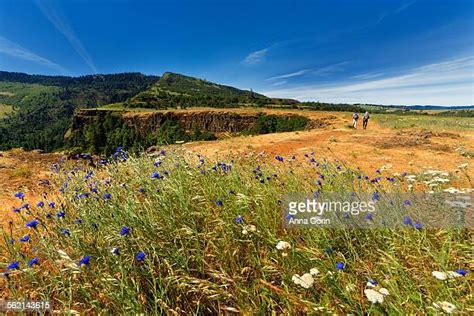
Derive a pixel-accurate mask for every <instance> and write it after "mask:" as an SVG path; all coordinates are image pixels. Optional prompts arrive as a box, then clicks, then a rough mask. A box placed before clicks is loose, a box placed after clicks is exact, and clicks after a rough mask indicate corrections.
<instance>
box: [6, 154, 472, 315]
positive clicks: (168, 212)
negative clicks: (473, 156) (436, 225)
mask: <svg viewBox="0 0 474 316" xmlns="http://www.w3.org/2000/svg"><path fill="white" fill-rule="evenodd" d="M276 158H277V159H275V157H266V156H257V155H252V154H249V155H248V156H246V157H233V156H231V155H230V156H228V157H222V158H221V159H220V160H218V161H208V160H207V159H205V158H204V157H201V156H199V155H195V154H192V153H184V152H179V151H176V152H168V153H166V152H165V151H162V152H161V153H160V154H159V155H155V156H154V157H150V156H145V155H143V156H138V157H128V155H127V154H126V153H124V152H122V151H119V152H117V153H116V155H115V159H110V160H109V161H101V162H99V163H98V165H99V167H97V168H92V167H90V166H89V165H88V164H87V163H86V162H83V163H81V162H78V163H76V164H72V163H71V162H60V163H59V164H56V165H54V166H53V173H54V178H53V181H52V183H51V186H52V187H51V195H49V196H45V197H44V199H43V200H41V201H38V200H29V197H28V196H24V194H23V193H22V192H18V193H17V194H16V196H17V198H18V208H17V209H15V210H13V211H14V221H13V224H11V226H10V225H4V226H3V228H2V230H1V231H0V235H1V237H2V239H1V240H0V273H1V274H3V277H1V278H0V289H2V290H0V293H2V295H3V297H4V298H9V299H26V298H28V299H34V300H41V299H44V300H45V299H49V300H51V302H52V304H53V306H54V310H56V311H61V312H62V313H75V312H79V313H106V314H123V313H132V312H133V313H146V314H163V313H166V314H180V313H191V314H202V313H212V314H218V313H220V314H226V313H244V314H266V313H269V312H275V313H286V314H287V313H298V312H301V313H302V312H312V313H335V314H347V313H356V314H365V313H370V314H391V315H392V314H396V315H400V314H416V313H429V314H434V313H441V312H444V311H451V310H452V308H455V311H461V312H463V313H466V314H468V313H469V312H472V311H473V306H472V296H471V295H472V294H471V293H472V276H471V273H470V270H469V269H470V268H472V266H470V264H471V265H472V259H473V258H472V237H473V236H472V230H468V229H462V228H456V229H455V228H451V229H435V230H433V229H427V228H425V227H424V226H423V223H418V222H417V223H416V224H415V222H413V223H411V222H410V223H405V224H406V225H405V226H404V227H403V228H399V229H388V228H379V229H329V228H319V229H286V228H284V226H283V221H284V220H286V219H285V214H284V211H283V209H282V206H281V205H280V203H281V200H282V199H283V198H284V196H285V194H286V193H288V192H346V193H351V192H354V194H357V193H359V192H369V193H370V194H377V195H378V194H384V193H385V192H391V193H393V194H402V193H403V192H410V191H413V190H415V191H420V190H421V191H423V190H425V191H426V190H435V191H443V190H444V189H446V188H447V187H451V186H456V187H457V188H458V189H459V190H461V189H462V187H463V186H464V187H465V185H466V183H468V184H469V182H468V181H469V180H468V179H466V178H465V175H464V173H463V171H462V170H463V169H462V168H463V167H462V166H461V167H460V169H459V170H457V171H456V172H454V171H453V172H451V173H449V174H443V175H437V176H436V177H435V176H434V175H436V172H434V173H431V174H430V173H426V174H413V175H405V174H403V175H399V174H397V175H392V174H390V172H389V171H387V170H383V169H381V170H379V171H377V172H376V171H375V170H374V172H373V174H367V175H364V174H361V173H360V172H359V171H357V170H351V169H346V168H345V167H344V166H343V165H339V164H338V163H337V162H329V161H325V160H323V159H321V158H318V157H317V155H315V154H314V153H307V154H305V155H304V156H303V155H301V156H298V157H279V156H278V157H276ZM366 176H367V177H366ZM440 177H444V179H446V180H444V181H439V183H435V185H430V189H428V185H427V184H426V181H431V182H430V183H433V181H434V182H436V181H438V180H436V179H439V178H440ZM466 181H467V182H466ZM381 203H382V202H381ZM386 207H390V204H386ZM407 207H409V206H407ZM393 209H394V210H398V211H399V212H403V210H402V211H400V208H395V207H394V208H393ZM7 211H8V212H11V210H7ZM380 220H381V219H380V218H377V214H375V216H374V217H373V218H370V219H369V218H367V221H380ZM413 220H415V219H413ZM434 271H435V273H434V274H433V272H434ZM436 271H438V272H436ZM447 271H456V272H447ZM443 276H444V280H441V279H443ZM449 304H452V305H449ZM453 306H454V307H453Z"/></svg>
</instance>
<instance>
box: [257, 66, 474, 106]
mask: <svg viewBox="0 0 474 316" xmlns="http://www.w3.org/2000/svg"><path fill="white" fill-rule="evenodd" d="M264 93H265V94H267V95H269V96H273V97H284V98H296V99H299V100H320V101H326V102H347V103H378V104H434V105H470V104H474V57H467V58H459V59H454V60H448V61H444V62H439V63H434V64H428V65H424V66H421V67H418V68H415V69H413V70H411V71H409V72H407V73H405V74H402V75H397V76H393V77H389V78H384V79H377V80H369V81H356V82H354V81H351V82H341V83H338V84H334V85H306V86H300V87H296V88H288V89H280V90H273V91H267V92H264Z"/></svg>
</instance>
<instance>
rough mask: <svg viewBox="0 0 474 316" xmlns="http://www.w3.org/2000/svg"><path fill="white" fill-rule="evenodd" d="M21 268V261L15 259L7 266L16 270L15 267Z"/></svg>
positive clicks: (8, 268)
mask: <svg viewBox="0 0 474 316" xmlns="http://www.w3.org/2000/svg"><path fill="white" fill-rule="evenodd" d="M19 268H20V263H19V262H18V261H14V262H12V263H10V264H9V265H8V266H7V270H14V269H19Z"/></svg>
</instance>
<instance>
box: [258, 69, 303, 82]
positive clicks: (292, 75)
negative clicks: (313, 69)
mask: <svg viewBox="0 0 474 316" xmlns="http://www.w3.org/2000/svg"><path fill="white" fill-rule="evenodd" d="M308 71H309V69H301V70H298V71H295V72H292V73H289V74H285V75H281V76H275V77H270V78H268V79H266V80H277V79H286V78H291V77H298V76H302V75H304V74H305V73H307V72H308Z"/></svg>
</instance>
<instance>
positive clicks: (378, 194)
mask: <svg viewBox="0 0 474 316" xmlns="http://www.w3.org/2000/svg"><path fill="white" fill-rule="evenodd" d="M372 200H374V201H378V200H380V193H379V192H377V191H375V192H374V194H372Z"/></svg>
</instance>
